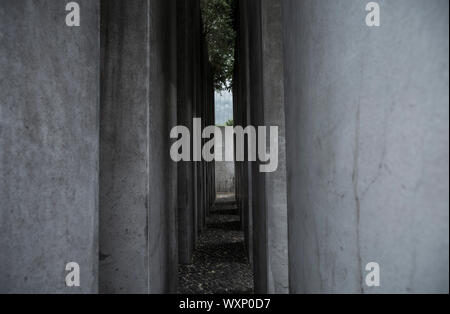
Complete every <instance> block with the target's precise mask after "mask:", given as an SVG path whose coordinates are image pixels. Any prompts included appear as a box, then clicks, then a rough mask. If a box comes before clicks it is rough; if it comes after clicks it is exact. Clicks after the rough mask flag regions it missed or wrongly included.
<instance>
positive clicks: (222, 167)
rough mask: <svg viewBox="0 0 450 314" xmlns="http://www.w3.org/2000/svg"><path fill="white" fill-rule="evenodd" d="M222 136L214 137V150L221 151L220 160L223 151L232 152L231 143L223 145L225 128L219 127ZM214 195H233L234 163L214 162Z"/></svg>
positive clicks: (223, 154) (223, 153)
mask: <svg viewBox="0 0 450 314" xmlns="http://www.w3.org/2000/svg"><path fill="white" fill-rule="evenodd" d="M218 128H219V129H220V132H221V134H222V136H220V135H218V136H216V137H215V144H214V145H215V148H216V150H218V151H222V156H223V157H222V158H223V159H224V158H225V151H226V150H229V151H231V152H233V151H234V148H233V143H232V142H230V143H227V144H228V146H226V145H225V127H224V126H219V127H218ZM215 165H216V170H215V172H216V176H215V178H216V193H234V192H235V186H234V162H232V161H216V162H215Z"/></svg>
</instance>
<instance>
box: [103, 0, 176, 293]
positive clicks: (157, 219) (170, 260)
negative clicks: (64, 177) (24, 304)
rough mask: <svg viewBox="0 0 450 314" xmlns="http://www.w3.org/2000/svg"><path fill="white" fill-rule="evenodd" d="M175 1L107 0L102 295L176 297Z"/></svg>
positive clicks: (105, 19)
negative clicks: (172, 140)
mask: <svg viewBox="0 0 450 314" xmlns="http://www.w3.org/2000/svg"><path fill="white" fill-rule="evenodd" d="M175 16H176V5H175V1H155V0H151V1H150V0H139V1H124V0H123V1H102V74H103V76H102V89H101V96H102V101H101V115H100V119H101V154H100V156H101V158H100V170H101V171H100V292H101V293H162V292H175V291H176V280H177V263H178V257H177V254H178V253H177V252H178V245H177V233H176V232H177V227H176V226H177V210H176V209H177V203H176V198H174V197H173V196H174V195H176V191H177V170H176V169H177V168H176V164H175V163H173V162H172V161H171V159H170V156H169V150H170V147H169V144H170V143H169V141H168V139H169V132H170V129H171V128H172V127H173V126H174V125H175V124H176V109H177V108H176V84H177V81H176V80H177V79H176V70H177V69H176V46H175V44H176V43H175V39H176V33H175V32H176V18H175Z"/></svg>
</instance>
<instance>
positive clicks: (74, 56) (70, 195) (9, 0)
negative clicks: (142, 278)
mask: <svg viewBox="0 0 450 314" xmlns="http://www.w3.org/2000/svg"><path fill="white" fill-rule="evenodd" d="M78 3H79V4H80V6H81V8H82V12H81V14H82V20H81V25H80V27H68V26H66V23H65V17H66V13H67V12H66V11H65V5H66V3H65V2H59V1H52V0H43V1H14V0H3V1H1V2H0V200H1V201H0V252H1V253H0V293H72V292H73V293H95V292H97V285H98V281H97V269H98V262H97V261H98V245H97V228H98V220H97V216H98V201H97V200H98V151H99V148H98V142H99V137H98V131H99V124H98V108H99V93H98V91H99V66H98V65H99V55H100V45H99V41H98V38H99V1H96V0H79V1H78ZM68 262H77V263H78V264H79V265H80V269H81V282H80V283H81V286H80V287H79V288H76V287H71V288H68V287H66V285H65V276H66V272H65V265H66V263H68Z"/></svg>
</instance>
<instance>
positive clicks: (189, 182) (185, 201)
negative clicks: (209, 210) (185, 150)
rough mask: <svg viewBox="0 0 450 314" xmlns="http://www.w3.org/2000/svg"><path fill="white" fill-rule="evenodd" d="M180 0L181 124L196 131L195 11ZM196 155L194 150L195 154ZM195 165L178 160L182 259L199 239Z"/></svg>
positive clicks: (185, 261)
mask: <svg viewBox="0 0 450 314" xmlns="http://www.w3.org/2000/svg"><path fill="white" fill-rule="evenodd" d="M190 1H192V0H183V1H177V20H178V22H177V23H178V25H177V29H178V34H177V38H178V46H177V50H178V121H177V124H178V125H183V126H186V127H187V128H189V130H190V132H191V134H192V118H193V96H192V93H193V88H192V81H193V80H192V71H193V65H192V62H191V60H192V14H191V13H190V9H189V5H190V4H189V2H190ZM191 155H192V154H191ZM194 175H195V173H194V167H193V163H192V162H180V163H178V228H179V229H178V235H179V236H178V240H179V261H180V263H181V264H190V263H191V262H192V253H193V250H194V247H195V242H196V229H195V226H196V222H195V219H196V215H195V202H194V201H195V195H194V193H195V190H194Z"/></svg>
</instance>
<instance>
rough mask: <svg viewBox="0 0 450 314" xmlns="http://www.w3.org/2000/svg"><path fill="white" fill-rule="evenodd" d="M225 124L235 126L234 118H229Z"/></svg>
mask: <svg viewBox="0 0 450 314" xmlns="http://www.w3.org/2000/svg"><path fill="white" fill-rule="evenodd" d="M225 126H234V120H228V121H227V122H225Z"/></svg>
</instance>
